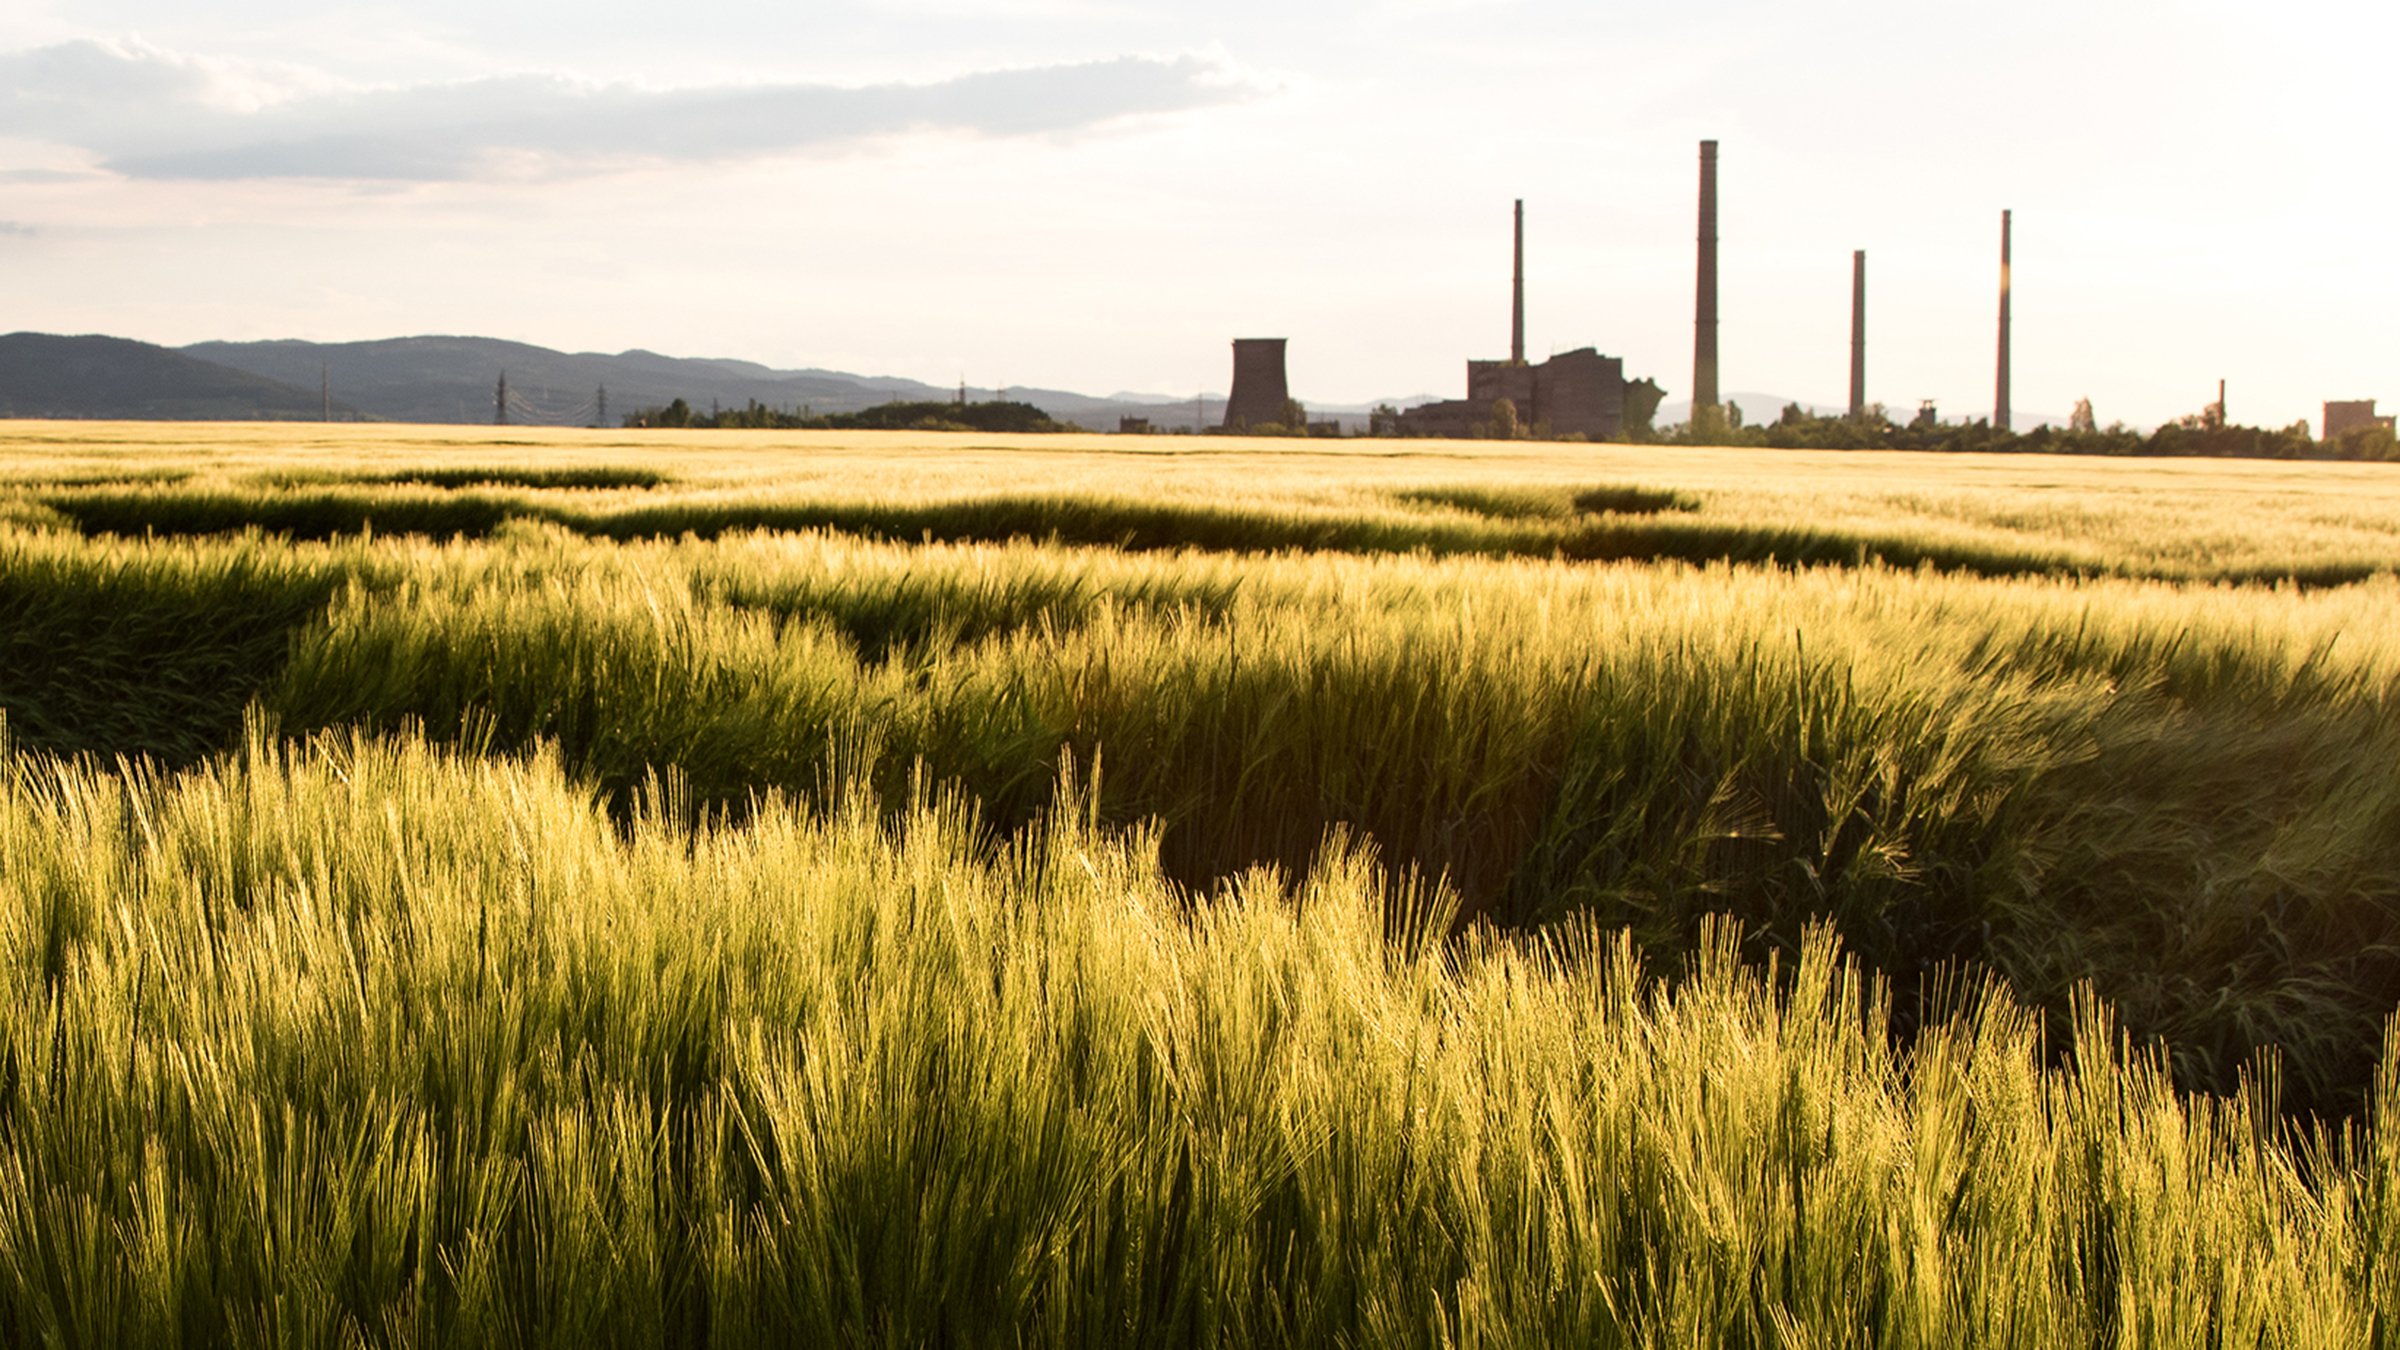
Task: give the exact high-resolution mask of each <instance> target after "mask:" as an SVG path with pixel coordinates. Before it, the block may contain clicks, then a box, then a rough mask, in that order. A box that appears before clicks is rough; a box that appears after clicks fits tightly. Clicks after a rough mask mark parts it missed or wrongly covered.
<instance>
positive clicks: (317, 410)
mask: <svg viewBox="0 0 2400 1350" xmlns="http://www.w3.org/2000/svg"><path fill="white" fill-rule="evenodd" d="M503 375H505V376H506V377H507V380H508V420H509V421H510V422H511V423H513V424H519V425H529V426H592V425H598V424H601V423H602V422H605V423H607V424H608V425H611V426H614V425H618V424H620V423H622V422H623V420H624V418H625V415H626V414H628V413H631V412H634V411H636V410H639V409H642V408H655V407H663V406H665V405H666V404H668V403H670V402H672V401H674V400H675V399H679V398H680V399H682V400H684V402H685V403H687V404H689V405H690V406H692V407H693V408H694V409H700V410H705V409H709V408H711V407H723V408H738V407H742V406H744V405H746V404H748V403H751V402H758V403H762V404H766V405H768V406H770V407H774V408H779V409H788V410H807V411H810V412H817V413H843V412H857V411H859V410H861V409H864V408H870V407H873V406H875V405H876V404H879V403H890V402H924V401H947V400H949V399H952V398H955V397H957V396H958V393H959V390H958V388H957V386H955V385H952V386H942V385H934V384H928V383H926V382H924V381H922V380H912V379H907V378H904V377H900V376H892V375H852V374H846V373H844V372H841V371H832V370H818V369H802V370H778V369H776V368H774V367H771V366H765V365H760V364H759V363H757V362H754V361H740V360H732V359H725V358H690V357H675V356H662V355H660V354H658V353H657V352H649V351H640V350H635V351H627V352H618V353H615V354H613V355H611V354H607V353H601V352H560V351H553V350H551V349H549V348H547V347H537V346H534V345H532V344H530V343H524V342H507V341H502V340H500V339H497V338H483V337H442V336H436V337H406V338H386V339H381V340H377V341H371V342H329V343H320V342H302V341H297V340H284V341H274V342H200V343H194V344H193V345H191V346H189V347H184V348H182V349H180V350H177V349H174V348H168V347H160V346H155V345H152V344H150V343H146V342H134V341H129V340H127V339H124V338H110V337H54V336H50V335H47V334H39V333H18V334H13V335H11V336H8V337H5V338H0V416H13V417H94V418H102V417H124V418H154V419H170V418H173V419H188V420H193V421H228V420H244V419H271V420H314V419H316V418H318V417H320V416H323V415H324V411H325V410H324V404H323V403H322V401H321V398H320V393H319V389H320V386H319V381H320V380H323V381H325V382H326V384H327V385H329V386H330V388H331V390H332V392H333V409H332V410H333V416H334V417H335V418H337V419H339V420H344V421H349V420H367V421H385V422H453V423H467V424H487V425H488V424H489V423H491V422H492V421H493V420H494V413H495V411H496V410H497V406H498V398H499V386H500V380H501V377H502V376H503ZM965 392H966V396H967V397H968V398H970V399H973V400H976V401H983V400H987V399H995V398H1007V399H1013V400H1017V401H1020V402H1025V403H1031V404H1033V405H1034V406H1035V407H1038V408H1040V409H1041V410H1042V411H1044V412H1046V413H1048V414H1049V415H1050V416H1051V417H1053V418H1056V419H1057V420H1059V421H1061V422H1068V423H1073V424H1075V425H1079V426H1084V427H1088V428H1090V429H1092V430H1095V431H1114V430H1116V429H1117V425H1118V422H1119V421H1120V419H1123V418H1140V419H1143V420H1146V421H1148V422H1149V423H1150V424H1151V426H1153V427H1154V428H1156V429H1158V430H1161V431H1177V430H1187V429H1191V428H1194V427H1210V426H1215V425H1218V424H1219V423H1221V422H1222V421H1223V420H1224V418H1225V399H1224V396H1223V395H1221V394H1205V395H1198V396H1195V397H1192V398H1179V397H1176V396H1173V395H1168V394H1142V393H1117V394H1111V395H1108V396H1106V397H1099V398H1096V397H1093V396H1091V395H1089V394H1078V393H1073V392H1070V391H1068V390H1063V389H1038V388H1027V387H1025V386H1022V385H1010V386H1008V387H1006V388H1002V389H990V388H975V387H969V388H968V389H967V390H966V391H965ZM603 400H605V403H606V407H605V410H604V409H603V407H602V404H603ZM1389 401H1390V402H1392V403H1394V404H1397V405H1399V406H1403V407H1405V406H1408V405H1410V404H1413V403H1422V402H1426V401H1428V399H1427V397H1426V396H1418V397H1415V398H1406V399H1393V400H1389ZM604 411H605V416H604V415H603V413H604ZM1311 412H1312V414H1313V415H1314V416H1316V417H1318V418H1320V419H1323V420H1330V421H1339V422H1341V423H1342V424H1343V425H1344V426H1345V427H1352V426H1356V425H1359V424H1363V423H1364V422H1365V421H1366V412H1367V405H1350V404H1327V405H1318V406H1316V407H1314V408H1312V409H1311Z"/></svg>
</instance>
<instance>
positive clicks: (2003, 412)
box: [1992, 211, 2012, 431]
mask: <svg viewBox="0 0 2400 1350" xmlns="http://www.w3.org/2000/svg"><path fill="white" fill-rule="evenodd" d="M2011 214H2012V213H2011V212H2007V211H2003V212H2001V213H2000V379H1999V383H1998V388H1997V389H1996V391H1995V392H1994V394H1993V397H1992V425H1993V426H1994V427H1996V428H1998V429H1999V430H2001V431H2006V430H2008V289H2009V274H2008V242H2009V240H2008V236H2009V228H2010V219H2009V218H2010V215H2011Z"/></svg>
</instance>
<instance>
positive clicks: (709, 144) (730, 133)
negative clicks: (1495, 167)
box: [0, 41, 1253, 182]
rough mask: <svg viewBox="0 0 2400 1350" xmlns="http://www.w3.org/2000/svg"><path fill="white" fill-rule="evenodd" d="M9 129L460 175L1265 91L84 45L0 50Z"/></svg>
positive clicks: (379, 174) (263, 164) (1006, 124)
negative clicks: (386, 74) (353, 63)
mask: <svg viewBox="0 0 2400 1350" xmlns="http://www.w3.org/2000/svg"><path fill="white" fill-rule="evenodd" d="M0 90H4V91H5V92H0V134H5V135H10V136H16V137H20V138H24V139H30V140H38V141H48V142H51V143H55V144H63V145H68V146H72V147H75V148H77V149H80V150H83V151H85V152H87V153H89V154H91V155H93V156H95V157H96V158H97V159H98V161H99V162H100V163H101V164H102V165H103V166H104V167H106V168H108V169H110V170H112V171H114V172H116V173H119V174H123V175H126V176H129V177H134V178H154V179H209V180H219V181H226V180H241V179H254V178H333V179H352V180H384V181H414V182H425V181H447V180H456V179H471V178H482V177H490V176H495V175H497V174H502V173H521V172H524V171H526V170H527V169H528V168H532V169H534V170H535V171H539V172H547V173H569V172H581V171H587V170H592V169H599V168H606V167H609V166H612V165H621V164H629V163H688V162H704V161H718V160H727V159H738V158H747V157H755V156H762V155H774V154H782V153H790V152H794V151H801V150H808V149H815V148H823V147H828V146H834V145H842V144H848V143H856V142H859V141H864V140H869V139H873V138H877V137H884V136H891V135H896V134H902V133H907V132H913V131H928V130H933V131H961V132H968V133H974V134H981V135H988V136H1051V135H1060V134H1067V133H1073V132H1079V131H1083V130H1086V129H1089V128H1092V127H1095V126H1099V125H1101V124H1104V123H1109V122H1113V121H1116V120H1118V119H1120V118H1125V117H1130V116H1138V115H1143V114H1159V113H1172V112H1179V111H1184V110H1188V109H1193V108H1199V107H1205V106H1208V105H1212V104H1221V103H1226V102H1230V101H1234V100H1237V99H1240V98H1244V97H1247V96H1249V95H1250V94H1251V93H1252V92H1253V90H1252V89H1251V88H1250V87H1248V86H1246V85H1244V84H1242V83H1240V82H1239V81H1238V79H1237V78H1235V77H1234V76H1232V75H1231V74H1230V73H1229V72H1228V71H1227V70H1226V69H1225V68H1224V67H1223V66H1222V65H1221V64H1220V63H1214V62H1210V61H1205V60H1202V59H1199V58H1195V57H1180V58H1155V57H1142V56H1125V57H1119V58H1116V59H1113V60H1104V61H1093V62H1086V63H1082V64H1075V65H1057V66H1046V67H1036V68H1028V69H1014V70H991V71H979V72H974V73H970V74H965V75H959V76H955V77H953V78H950V79H946V80H940V81H935V82H931V83H907V84H880V85H866V86H840V85H829V84H790V83H786V84H749V85H719V86H713V87H687V88H672V89H649V88H642V87H638V86H634V85H627V84H597V83H590V82H583V81H577V80H571V79H566V78H562V77H558V76H549V75H511V76H502V77H497V78H490V79H479V80H471V81H464V82H456V83H438V84H416V85H406V86H400V87H387V88H364V87H356V86H339V85H335V84H332V83H331V82H329V81H326V80H323V79H322V78H319V77H315V76H312V75H311V74H310V73H309V72H305V71H295V70H291V69H287V68H279V67H271V66H260V65H241V64H235V63H227V62H217V61H211V60H207V59H204V58H196V57H191V56H186V55H182V54H178V53H172V52H165V51H161V50H158V49H156V48H151V47H146V46H140V45H128V44H119V43H103V42H96V41H80V42H70V43H62V44H58V45H55V46H50V47H41V48H34V49H31V50H26V51H18V52H12V53H6V54H0Z"/></svg>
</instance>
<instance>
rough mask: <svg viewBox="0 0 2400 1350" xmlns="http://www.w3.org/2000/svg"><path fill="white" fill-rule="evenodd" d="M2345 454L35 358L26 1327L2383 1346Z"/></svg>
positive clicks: (13, 962)
mask: <svg viewBox="0 0 2400 1350" xmlns="http://www.w3.org/2000/svg"><path fill="white" fill-rule="evenodd" d="M2389 473H2390V470H2389V469H2388V468H2386V467H2385V466H2368V465H2304V466H2303V465H2281V464H2252V463H2243V464H2230V465H2229V464H2222V463H2209V464H2205V465H2201V464H2188V463H2173V462H2169V463H2154V462H2145V463H2139V464H2091V463H2087V462H2077V461H2060V460H2038V459H2034V458H2032V457H2025V458H2022V459H2011V458H2007V457H1988V456H1987V457H1967V456H1962V457H1955V458H1949V459H1940V458H1936V457H1928V456H1916V457H1910V456H1872V455H1838V454H1836V455H1806V454H1785V453H1776V452H1756V451H1644V450H1635V449H1629V448H1625V447H1560V446H1550V447H1539V448H1529V447H1524V446H1514V445H1505V444H1492V445H1473V444H1437V443H1424V442H1407V443H1398V442H1394V443H1333V444H1320V443H1314V442H1311V443H1307V444H1306V445H1298V444H1295V443H1288V442H1287V443H1272V442H1241V441H1227V440H1208V439H1195V438H1146V439H1145V438H1100V437H1094V438H1038V439H1032V438H1029V439H1023V440H1008V439H1006V438H995V437H980V436H977V437H949V438H945V437H939V436H923V435H891V436H875V435H868V434H858V433H841V434H831V435H827V434H814V435H801V436H764V435H745V434H742V433H711V434H700V433H693V434H680V435H679V434H675V433H613V432H612V433H554V432H536V431H520V430H517V429H493V430H490V431H483V430H472V429H428V428H364V429H360V428H344V427H332V428H324V429H322V430H320V429H317V428H307V427H297V428H295V427H288V426H287V427H281V428H275V429H254V428H233V429H227V428H178V427H146V426H145V427H131V426H123V425H116V426H110V425H96V426H83V425H77V426H65V425H62V424H24V423H0V712H4V713H5V718H6V724H7V727H8V731H9V737H10V739H11V740H12V741H13V743H14V747H15V748H14V749H11V750H7V751H0V763H4V764H5V768H0V1019H5V1020H0V1343H18V1342H24V1343H41V1342H44V1341H56V1342H60V1343H169V1342H175V1341H181V1342H183V1343H190V1344H220V1343H258V1344H264V1343H269V1342H274V1343H293V1342H307V1343H312V1344H321V1343H335V1342H341V1341H356V1342H363V1343H368V1344H393V1343H402V1342H408V1343H432V1344H450V1343H473V1342H488V1341H507V1342H512V1343H514V1342H532V1341H540V1342H544V1343H557V1342H567V1341H574V1342H580V1343H593V1342H598V1343H618V1342H623V1343H658V1342H660V1341H675V1342H677V1343H702V1342H706V1343H722V1344H740V1343H760V1344H792V1343H801V1344H809V1343H856V1342H873V1343H886V1344H903V1343H909V1344H914V1343H924V1342H929V1341H932V1342H943V1343H951V1342H962V1343H986V1342H989V1343H993V1344H1020V1343H1027V1342H1039V1343H1064V1342H1088V1343H1098V1344H1111V1345H1114V1344H1128V1343H1132V1344H1149V1343H1157V1342H1172V1343H1178V1344H1201V1343H1207V1344H1245V1345H1246V1344H1261V1343H1264V1344H1279V1343H1282V1344H1366V1343H1373V1344H1382V1343H1390V1342H1404V1343H1424V1344H1463V1343H1470V1342H1473V1343H1495V1344H1497V1343H1507V1344H1532V1343H1541V1344H1552V1343H1589V1344H1603V1345H1606V1344H1629V1345H1659V1346H1664V1345H1687V1344H1743V1345H1768V1344H1776V1345H1800V1344H1816V1343H1825V1344H1843V1343H1869V1342H1871V1343H1875V1344H1893V1345H1916V1344H1923V1345H1950V1344H2006V1345H2028V1346H2030V1345H2045V1346H2046V1345H2054V1344H2104V1343H2105V1344H2118V1343H2124V1344H2148V1343H2191V1344H2206V1345H2231V1344H2243V1345H2254V1344H2262V1343H2263V1344H2276V1345H2320V1344H2321V1345H2356V1344H2362V1343H2363V1344H2392V1343H2394V1337H2395V1335H2396V1334H2400V1333H2396V1332H2395V1330H2394V1328H2395V1326H2400V1323H2395V1321H2394V1313H2395V1311H2400V1274H2396V1273H2395V1272H2400V1263H2396V1262H2395V1259H2394V1257H2393V1255H2392V1253H2393V1251H2394V1250H2395V1246H2394V1237H2393V1233H2392V1228H2391V1224H2392V1220H2391V1217H2390V1216H2391V1215H2392V1214H2394V1213H2400V1210H2395V1209H2394V1208H2393V1201H2392V1199H2391V1196H2392V1194H2393V1191H2392V1184H2393V1179H2394V1176H2395V1173H2396V1172H2400V1163H2395V1162H2394V1159H2395V1158H2400V1144H2396V1143H2395V1142H2394V1141H2395V1139H2400V1133H2396V1131H2400V1117H2395V1116H2394V1115H2393V1112H2394V1111H2395V1110H2396V1109H2400V1108H2396V1107H2395V1106H2394V1105H2393V1102H2394V1100H2395V1096H2394V1094H2395V1093H2400V1082H2396V1081H2395V1079H2400V1066H2396V1064H2395V1060H2394V1053H2395V1052H2394V1049H2393V1040H2392V1035H2391V1032H2390V1029H2389V1027H2388V1025H2387V1024H2388V1023H2389V1020H2390V1018H2391V1015H2392V1011H2393V1009H2394V1006H2395V1004H2400V776H2395V775H2394V774H2393V773H2392V772H2391V765H2392V764H2393V763H2394V762H2395V761H2396V760H2400V700H2396V699H2395V690H2400V579H2395V575H2394V574H2395V573H2396V572H2400V566H2396V564H2400V546H2396V545H2395V540H2396V538H2400V491H2396V490H2395V488H2394V487H2393V486H2392V485H2391V484H2392V483H2393V482H2400V479H2393V480H2391V481H2390V482H2387V477H2386V476H2387V475H2388V474H2389ZM61 754H63V755H83V756H86V758H84V759H82V760H80V761H77V762H73V763H62V762H60V761H58V760H56V759H54V758H53V756H55V755H61ZM119 756H124V757H125V758H123V759H120V758H118V757H119ZM1837 947H1838V949H1839V951H1841V952H1842V953H1844V954H1845V955H1844V956H1843V957H1841V958H1837V957H1836V955H1835V952H1836V949H1837ZM1853 962H1854V963H1856V964H1848V963H1853ZM2120 1028H2121V1030H2120ZM2310 1113H2321V1114H2322V1116H2323V1118H2324V1119H2326V1120H2330V1121H2334V1122H2336V1123H2334V1124H2330V1125H2319V1124H2312V1123H2310V1121H2311V1119H2312V1118H2311V1115H2310Z"/></svg>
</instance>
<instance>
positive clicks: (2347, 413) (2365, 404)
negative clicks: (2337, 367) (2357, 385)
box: [2324, 398, 2392, 444]
mask: <svg viewBox="0 0 2400 1350" xmlns="http://www.w3.org/2000/svg"><path fill="white" fill-rule="evenodd" d="M2371 427H2382V428H2383V429H2384V430H2385V431H2390V430H2391V429H2392V419H2391V418H2390V417H2389V416H2384V417H2378V416H2376V415H2375V400H2373V399H2371V398H2353V399H2333V400H2329V401H2328V402H2327V403H2326V404H2325V436H2324V440H2325V441H2326V442H2327V443H2328V444H2331V443H2332V442H2334V441H2338V440H2340V439H2341V438H2342V436H2343V435H2344V434H2345V433H2348V432H2352V431H2364V430H2366V429H2368V428H2371Z"/></svg>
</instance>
